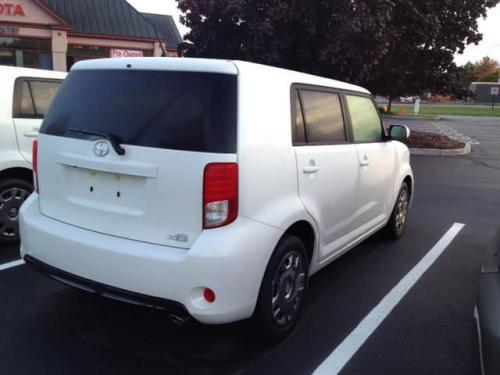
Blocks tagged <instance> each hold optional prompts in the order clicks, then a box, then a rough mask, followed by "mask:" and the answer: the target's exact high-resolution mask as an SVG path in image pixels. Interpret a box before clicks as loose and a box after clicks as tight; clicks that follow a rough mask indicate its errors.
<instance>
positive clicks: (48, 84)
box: [14, 78, 61, 119]
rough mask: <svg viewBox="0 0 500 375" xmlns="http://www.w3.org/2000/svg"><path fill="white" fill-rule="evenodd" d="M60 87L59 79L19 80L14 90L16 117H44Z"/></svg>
mask: <svg viewBox="0 0 500 375" xmlns="http://www.w3.org/2000/svg"><path fill="white" fill-rule="evenodd" d="M60 87H61V82H58V81H41V80H30V79H26V78H25V79H21V80H18V81H17V82H16V85H15V91H14V117H15V118H40V119H41V118H43V117H44V116H45V115H46V114H47V111H48V109H49V107H50V104H51V103H52V100H54V97H55V96H56V94H57V92H58V91H59V88H60Z"/></svg>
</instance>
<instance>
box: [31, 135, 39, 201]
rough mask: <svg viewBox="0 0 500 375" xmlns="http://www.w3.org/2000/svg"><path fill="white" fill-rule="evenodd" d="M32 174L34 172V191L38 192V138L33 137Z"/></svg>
mask: <svg viewBox="0 0 500 375" xmlns="http://www.w3.org/2000/svg"><path fill="white" fill-rule="evenodd" d="M32 158H33V174H34V177H35V178H34V180H35V181H34V182H35V191H36V192H37V193H39V190H38V140H37V139H35V140H34V141H33V154H32Z"/></svg>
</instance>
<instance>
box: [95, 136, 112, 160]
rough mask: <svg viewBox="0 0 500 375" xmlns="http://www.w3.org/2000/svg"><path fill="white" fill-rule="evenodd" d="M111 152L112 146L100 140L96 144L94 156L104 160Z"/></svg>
mask: <svg viewBox="0 0 500 375" xmlns="http://www.w3.org/2000/svg"><path fill="white" fill-rule="evenodd" d="M110 150H111V145H110V144H109V143H108V142H106V141H103V140H100V141H97V142H96V143H95V144H94V154H95V155H96V156H99V157H100V158H103V157H105V156H106V155H107V154H109V151H110Z"/></svg>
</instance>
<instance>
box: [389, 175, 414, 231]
mask: <svg viewBox="0 0 500 375" xmlns="http://www.w3.org/2000/svg"><path fill="white" fill-rule="evenodd" d="M409 204H410V190H409V189H408V185H407V184H406V182H403V183H402V184H401V188H400V189H399V193H398V196H397V198H396V203H395V204H394V208H393V209H392V213H391V218H390V219H389V222H388V223H387V225H386V227H385V231H386V233H387V235H388V236H389V237H390V238H391V239H394V240H397V239H399V238H401V236H402V235H403V233H404V230H405V227H406V221H407V215H408V206H409Z"/></svg>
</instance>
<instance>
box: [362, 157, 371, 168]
mask: <svg viewBox="0 0 500 375" xmlns="http://www.w3.org/2000/svg"><path fill="white" fill-rule="evenodd" d="M359 165H361V166H362V167H367V166H369V165H370V161H369V160H368V157H367V156H366V155H365V156H364V157H363V159H362V160H361V161H360V162H359Z"/></svg>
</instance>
